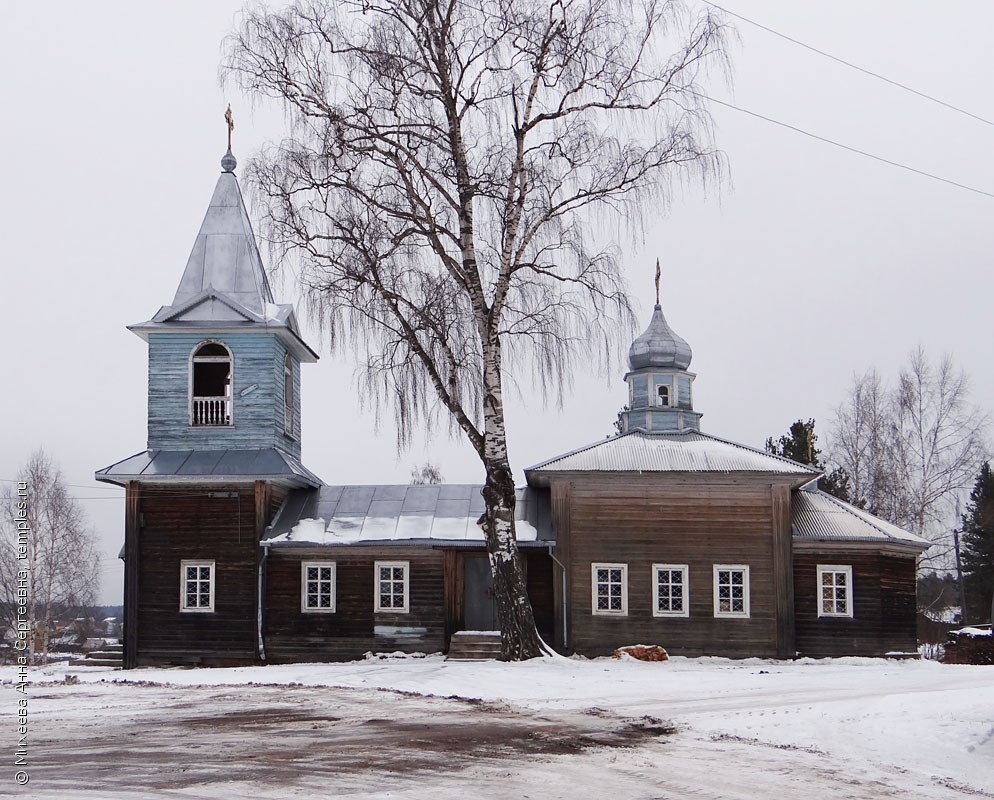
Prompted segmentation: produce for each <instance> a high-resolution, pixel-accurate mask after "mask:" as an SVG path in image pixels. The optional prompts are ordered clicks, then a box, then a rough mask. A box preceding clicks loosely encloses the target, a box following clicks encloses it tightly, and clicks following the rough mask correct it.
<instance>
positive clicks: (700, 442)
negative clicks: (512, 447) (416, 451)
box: [525, 430, 819, 480]
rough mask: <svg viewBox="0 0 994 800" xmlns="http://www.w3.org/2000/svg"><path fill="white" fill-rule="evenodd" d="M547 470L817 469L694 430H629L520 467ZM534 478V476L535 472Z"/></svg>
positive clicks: (788, 471)
mask: <svg viewBox="0 0 994 800" xmlns="http://www.w3.org/2000/svg"><path fill="white" fill-rule="evenodd" d="M547 472H770V473H781V474H791V475H798V476H811V477H813V476H815V475H818V474H819V472H818V470H816V469H814V468H813V467H811V466H809V465H807V464H798V463H797V462H796V461H791V460H790V459H787V458H781V457H780V456H774V455H771V454H770V453H766V452H764V451H762V450H757V449H755V448H753V447H747V446H746V445H742V444H736V443H735V442H729V441H726V440H724V439H719V438H718V437H716V436H711V435H709V434H706V433H701V432H700V431H684V432H683V433H648V432H646V431H643V430H634V431H629V432H628V433H624V434H621V435H619V436H611V437H608V438H607V439H602V440H601V441H599V442H594V443H593V444H590V445H587V446H586V447H581V448H580V449H579V450H574V451H573V452H571V453H566V454H564V455H561V456H556V457H555V458H551V459H549V460H548V461H543V462H542V463H541V464H536V465H535V466H533V467H529V468H528V469H526V470H525V474H526V475H528V476H529V480H530V479H531V476H532V475H533V474H535V473H547ZM536 477H538V476H536Z"/></svg>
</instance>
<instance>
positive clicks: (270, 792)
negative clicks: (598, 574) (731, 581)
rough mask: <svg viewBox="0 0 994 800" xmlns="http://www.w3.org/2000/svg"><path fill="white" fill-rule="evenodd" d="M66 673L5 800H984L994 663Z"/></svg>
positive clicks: (45, 703)
mask: <svg viewBox="0 0 994 800" xmlns="http://www.w3.org/2000/svg"><path fill="white" fill-rule="evenodd" d="M6 670H7V668H0V679H3V680H4V681H5V685H4V686H3V688H2V690H0V702H2V703H3V705H4V708H6V709H12V708H13V707H14V705H15V704H16V699H15V696H14V695H15V692H14V689H13V687H12V686H10V685H9V683H8V682H9V680H10V679H11V678H12V673H9V672H8V671H6ZM71 672H72V673H73V674H75V675H78V676H79V679H80V681H81V683H79V684H77V685H65V684H61V683H59V681H61V680H62V679H63V676H64V673H65V670H64V669H56V668H48V669H46V670H43V671H42V670H38V671H35V672H33V674H32V681H33V683H32V685H31V686H30V689H29V693H28V697H29V702H30V717H29V719H30V725H31V731H32V735H31V739H30V741H31V751H30V753H31V755H30V757H29V772H30V774H31V782H30V784H29V785H28V786H27V787H24V788H23V789H19V788H18V787H16V786H14V785H13V784H12V783H11V782H10V781H9V780H5V781H4V780H0V796H5V795H4V792H9V793H10V794H11V796H15V797H30V798H39V800H48V798H81V800H89V799H91V798H107V800H113V799H116V798H164V797H174V798H176V797H198V798H205V799H206V798H210V799H211V800H214V798H236V797H252V798H273V800H275V799H276V798H297V797H332V796H354V797H392V798H420V797H426V798H432V800H447V798H464V797H492V798H526V797H541V798H544V799H545V800H549V799H550V798H559V797H562V798H566V797H569V798H586V797H591V798H600V797H603V796H605V795H608V796H612V797H613V796H619V795H623V796H625V797H626V798H681V800H683V799H684V798H698V797H705V798H722V800H726V798H727V799H734V798H742V799H743V800H745V799H746V798H749V799H751V798H766V797H767V796H769V795H775V796H777V797H778V798H780V799H782V800H790V799H791V798H794V797H798V798H800V797H808V796H811V793H812V792H817V791H819V790H822V791H824V792H830V793H832V795H834V796H836V797H841V798H880V797H911V796H914V797H925V798H932V797H934V798H947V797H948V798H963V797H990V798H994V669H992V668H989V667H966V666H943V665H939V664H935V663H931V662H893V661H879V660H870V659H836V660H831V661H799V662H776V661H759V660H749V661H727V660H721V659H674V660H673V661H671V662H669V663H664V664H643V663H640V662H634V661H613V660H610V659H599V660H594V661H583V660H572V659H548V660H545V661H535V662H528V663H524V664H501V663H497V662H478V663H466V662H446V661H444V660H442V659H441V658H437V657H429V658H426V659H397V660H387V661H364V662H355V663H351V664H310V665H292V666H281V667H253V668H240V669H211V670H203V669H202V670H178V669H176V670H163V669H143V670H136V671H133V672H130V673H120V672H109V671H105V672H100V671H87V672H84V671H83V670H78V669H77V670H71ZM121 680H126V681H129V682H128V683H120V682H117V683H115V682H112V681H121ZM670 726H672V727H675V729H676V731H675V732H673V733H669V732H668V730H669V728H670ZM11 771H12V770H11Z"/></svg>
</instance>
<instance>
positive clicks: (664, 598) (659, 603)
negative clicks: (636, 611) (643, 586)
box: [652, 564, 690, 617]
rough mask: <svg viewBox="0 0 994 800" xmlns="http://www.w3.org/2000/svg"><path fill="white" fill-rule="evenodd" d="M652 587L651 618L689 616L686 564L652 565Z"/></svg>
mask: <svg viewBox="0 0 994 800" xmlns="http://www.w3.org/2000/svg"><path fill="white" fill-rule="evenodd" d="M652 585H653V587H654V590H653V604H652V614H653V616H656V617H687V616H690V596H689V593H688V585H687V565H686V564H653V565H652Z"/></svg>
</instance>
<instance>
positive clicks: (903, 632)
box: [96, 148, 928, 668]
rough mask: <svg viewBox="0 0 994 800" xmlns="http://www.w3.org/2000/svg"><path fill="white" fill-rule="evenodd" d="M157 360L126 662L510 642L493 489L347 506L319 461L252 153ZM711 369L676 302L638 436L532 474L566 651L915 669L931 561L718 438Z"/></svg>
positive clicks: (781, 463) (130, 525)
mask: <svg viewBox="0 0 994 800" xmlns="http://www.w3.org/2000/svg"><path fill="white" fill-rule="evenodd" d="M221 166H222V170H223V171H222V173H221V175H220V178H219V179H218V182H217V186H216V188H215V190H214V195H213V197H212V198H211V201H210V205H209V206H208V209H207V214H206V216H205V217H204V221H203V224H202V225H201V228H200V232H199V233H198V235H197V238H196V240H195V241H194V245H193V251H192V252H191V254H190V257H189V260H188V262H187V264H186V269H185V270H184V272H183V274H182V277H181V278H180V282H179V286H178V288H177V290H176V294H175V296H174V297H173V300H172V303H171V304H170V305H168V306H163V307H162V308H161V309H159V311H158V312H157V313H156V314H155V315H154V316H153V317H152V318H151V319H150V320H148V321H147V322H142V323H139V324H137V325H132V326H130V330H132V331H133V332H134V333H136V334H137V335H138V336H140V337H142V338H143V339H144V340H145V341H146V342H147V343H148V376H149V377H148V444H147V448H146V449H145V450H143V451H142V452H140V453H138V454H137V455H134V456H131V457H130V458H127V459H125V460H123V461H120V462H118V463H115V464H113V465H112V466H109V467H107V468H105V469H102V470H99V471H98V472H97V473H96V478H97V480H99V481H105V482H107V483H112V484H116V485H119V486H123V487H125V490H126V493H127V494H126V516H125V537H124V538H125V543H124V550H123V558H124V563H125V589H124V591H125V597H124V604H125V612H124V665H125V667H128V668H131V667H135V666H140V665H152V664H205V665H206V664H249V663H278V662H290V661H327V660H342V659H353V658H357V657H361V656H362V655H363V654H364V653H365V652H367V651H396V650H401V651H408V652H416V651H421V652H438V651H446V650H447V649H448V648H449V644H450V642H451V640H452V637H453V634H455V633H457V632H459V631H464V630H470V631H479V630H492V629H493V628H494V627H495V626H496V619H495V614H494V604H493V596H492V588H491V580H490V570H489V563H488V560H487V556H486V551H485V547H484V543H483V536H482V532H481V530H480V528H479V527H478V526H477V524H476V520H477V519H478V518H479V516H480V514H481V512H482V510H483V499H482V497H481V495H480V488H481V487H480V486H472V485H461V484H460V485H452V484H442V485H436V486H388V485H377V486H328V485H325V484H324V483H323V482H322V481H321V480H320V479H319V478H318V477H317V476H316V475H314V474H313V473H312V472H310V471H309V470H308V469H307V468H306V467H305V466H304V465H303V463H302V462H301V435H302V434H301V419H300V372H301V365H302V364H305V363H313V362H315V361H317V355H316V354H315V352H314V351H313V350H312V349H311V348H310V347H309V346H308V345H307V343H306V342H305V341H304V340H303V339H302V337H301V334H300V329H299V327H298V324H297V320H296V317H295V315H294V311H293V307H292V306H290V305H281V304H278V303H276V302H275V300H274V298H273V294H272V291H271V289H270V286H269V283H268V281H267V279H266V272H265V268H264V266H263V263H262V259H261V258H260V254H259V250H258V247H257V245H256V241H255V237H254V235H253V232H252V225H251V222H250V220H249V217H248V214H247V212H246V209H245V204H244V202H243V199H242V195H241V192H240V190H239V187H238V182H237V179H236V177H235V173H234V170H235V166H236V162H235V159H234V157H233V156H232V155H231V151H230V148H229V150H228V152H227V153H226V154H225V156H224V158H223V159H222V161H221ZM690 362H691V350H690V347H689V346H688V345H687V343H686V342H685V341H684V340H683V339H681V338H680V337H679V336H678V335H676V333H674V332H673V330H672V329H671V328H670V327H669V325H668V324H667V322H666V319H665V318H664V316H663V312H662V309H661V308H660V306H659V305H658V304H657V305H656V307H655V309H654V311H653V315H652V319H651V321H650V323H649V326H648V328H647V329H646V331H645V332H644V333H643V334H642V335H641V336H639V337H638V338H637V339H636V340H635V342H634V343H633V344H632V346H631V350H630V353H629V371H628V373H627V375H625V381H626V382H627V384H628V392H629V394H628V406H627V409H626V410H625V411H624V412H623V414H622V432H621V433H620V434H619V435H616V436H613V437H610V438H607V439H600V440H599V441H596V442H595V443H593V444H590V445H588V446H586V447H580V448H579V449H577V450H574V451H573V452H570V453H566V454H564V455H558V456H555V457H553V458H550V459H548V460H547V461H544V462H542V463H540V464H537V465H535V466H533V467H531V468H529V469H527V470H526V471H525V475H526V482H527V485H526V486H524V487H522V488H521V489H519V491H518V508H517V522H516V528H517V536H518V540H519V546H520V550H521V553H522V558H523V559H524V563H525V566H526V571H527V585H528V592H529V596H530V599H531V602H532V606H533V609H534V612H535V617H536V621H537V623H538V627H539V632H540V634H541V635H542V636H543V638H544V639H545V640H546V641H547V642H549V643H552V644H554V646H555V647H556V649H557V650H559V651H561V652H564V653H579V654H583V655H587V656H596V655H602V654H607V653H610V652H611V651H612V650H613V649H614V648H616V647H618V646H622V645H627V644H636V643H651V644H660V645H663V646H664V647H665V648H666V649H667V650H668V651H669V652H670V653H673V654H677V655H688V656H695V655H720V656H731V657H745V656H764V657H778V658H791V657H794V656H795V655H802V656H836V655H883V654H885V653H888V652H892V651H902V652H907V651H913V650H915V648H916V640H915V573H916V566H917V557H918V556H919V555H920V553H921V552H922V551H923V550H924V549H925V548H926V547H927V546H928V543H927V542H925V541H924V540H922V539H920V538H918V537H916V536H914V535H912V534H910V533H907V532H905V531H903V530H901V529H899V528H896V527H894V526H893V525H890V524H888V523H886V522H884V521H883V520H880V519H877V518H875V517H873V516H871V515H870V514H867V513H866V512H864V511H861V510H860V509H857V508H854V507H852V506H850V505H847V504H846V503H843V502H841V501H839V500H837V499H835V498H833V497H830V496H828V495H826V494H824V493H822V492H820V491H819V490H818V489H817V487H816V483H815V481H816V479H817V477H818V474H819V473H818V472H816V471H815V470H813V469H812V468H811V467H809V466H805V465H802V464H797V463H794V462H792V461H788V460H786V459H783V458H778V457H776V456H772V455H770V454H768V453H765V452H763V451H760V450H756V449H754V448H751V447H746V446H744V445H740V444H735V443H734V442H730V441H726V440H724V439H720V438H717V437H715V436H712V435H709V434H707V433H704V432H702V431H701V430H700V417H701V414H700V413H699V412H697V411H696V410H695V408H694V402H693V382H694V377H695V376H694V374H693V373H692V372H689V371H688V370H689V367H690Z"/></svg>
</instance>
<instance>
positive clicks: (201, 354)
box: [115, 150, 317, 482]
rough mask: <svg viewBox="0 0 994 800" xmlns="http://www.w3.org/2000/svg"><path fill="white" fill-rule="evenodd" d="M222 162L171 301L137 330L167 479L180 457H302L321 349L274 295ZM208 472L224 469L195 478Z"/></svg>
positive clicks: (151, 434)
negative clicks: (306, 379)
mask: <svg viewBox="0 0 994 800" xmlns="http://www.w3.org/2000/svg"><path fill="white" fill-rule="evenodd" d="M221 166H222V170H223V171H222V172H221V175H220V177H219V178H218V181H217V185H216V187H215V188H214V194H213V196H212V197H211V201H210V205H209V206H208V208H207V213H206V215H205V216H204V221H203V224H202V225H201V226H200V231H199V232H198V234H197V237H196V239H195V240H194V243H193V250H192V252H191V253H190V257H189V259H188V260H187V263H186V268H185V270H184V271H183V276H182V278H181V279H180V282H179V286H178V287H177V289H176V294H175V296H174V297H173V300H172V303H171V304H170V305H167V306H163V307H162V308H160V309H159V311H158V312H157V313H156V314H155V315H154V316H153V317H152V318H151V319H149V320H147V321H146V322H141V323H138V324H136V325H131V326H129V330H131V331H133V332H134V333H135V334H137V335H138V336H140V337H141V338H142V339H144V340H145V341H146V342H148V456H149V457H150V459H152V460H157V461H158V462H159V463H158V464H157V465H156V467H155V468H154V469H153V470H152V472H153V473H154V474H157V475H159V476H163V475H166V474H169V473H170V472H172V470H173V466H174V465H173V464H172V462H174V461H177V460H178V459H179V458H181V456H180V455H169V454H171V453H176V454H182V453H185V454H192V455H193V458H195V459H198V460H200V461H204V462H206V461H210V460H211V459H212V458H213V457H214V456H213V455H211V454H220V453H222V452H230V453H231V455H229V456H227V458H228V460H229V461H231V460H233V459H235V458H236V456H235V455H234V453H235V452H236V451H245V452H244V454H243V455H242V456H241V457H240V458H239V459H238V461H239V464H238V465H237V470H249V471H250V463H249V462H250V461H251V460H252V459H253V458H256V455H258V457H260V458H262V459H263V460H265V461H270V462H271V461H272V460H273V458H277V459H280V458H283V457H284V456H288V457H289V458H290V459H291V460H292V461H294V462H298V463H299V460H300V455H301V453H300V437H301V421H300V365H301V363H307V362H314V361H317V355H316V354H315V352H314V351H313V350H312V349H311V348H310V347H309V346H308V345H307V344H306V342H304V340H303V339H302V337H301V335H300V329H299V327H298V325H297V319H296V316H295V314H294V310H293V306H292V305H287V304H277V303H276V302H275V301H274V299H273V294H272V290H271V289H270V286H269V281H268V279H267V277H266V272H265V268H264V267H263V263H262V259H261V257H260V254H259V249H258V246H257V244H256V240H255V236H254V234H253V231H252V225H251V223H250V222H249V217H248V213H247V212H246V209H245V203H244V201H243V199H242V194H241V191H240V189H239V187H238V181H237V179H236V177H235V173H234V169H235V166H236V162H235V158H234V156H233V155H232V154H231V151H230V150H229V151H228V152H227V153H226V154H225V156H224V158H223V159H222V160H221ZM247 451H251V452H252V453H255V454H256V455H248V452H247ZM265 453H268V454H269V456H268V458H267V457H266V456H265V455H263V454H265ZM220 457H221V456H219V458H220ZM167 462H168V463H167ZM115 466H116V467H118V468H120V467H122V466H123V464H119V465H115ZM132 466H133V467H134V466H137V465H132ZM191 466H192V465H191ZM232 466H233V468H234V466H235V465H232ZM259 466H261V464H260V465H259ZM256 471H257V472H260V473H261V474H270V470H269V469H268V468H267V469H260V470H256ZM290 471H295V470H294V468H293V467H291V468H290ZM202 472H207V473H215V474H217V473H216V472H215V470H214V469H210V470H207V469H201V468H197V469H196V470H194V471H193V473H192V474H201V473H202ZM222 472H224V473H227V472H229V471H228V470H225V469H222ZM308 482H310V481H308Z"/></svg>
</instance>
